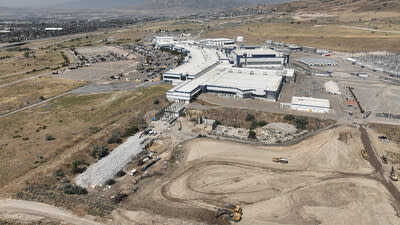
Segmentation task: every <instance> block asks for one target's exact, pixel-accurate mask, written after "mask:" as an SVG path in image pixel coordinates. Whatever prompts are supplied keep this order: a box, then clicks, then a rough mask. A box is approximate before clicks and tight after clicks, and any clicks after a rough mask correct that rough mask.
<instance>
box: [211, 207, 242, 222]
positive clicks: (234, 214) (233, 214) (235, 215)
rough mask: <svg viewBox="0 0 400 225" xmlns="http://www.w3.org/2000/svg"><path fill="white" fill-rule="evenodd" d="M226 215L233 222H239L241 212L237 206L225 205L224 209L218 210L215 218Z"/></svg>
mask: <svg viewBox="0 0 400 225" xmlns="http://www.w3.org/2000/svg"><path fill="white" fill-rule="evenodd" d="M225 214H226V215H228V216H229V217H230V218H231V219H232V220H233V221H235V222H239V221H240V220H241V219H242V215H243V210H242V208H241V207H240V206H239V205H232V204H226V205H224V208H218V209H217V213H216V214H215V218H218V217H220V216H222V215H225Z"/></svg>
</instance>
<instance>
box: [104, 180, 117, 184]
mask: <svg viewBox="0 0 400 225" xmlns="http://www.w3.org/2000/svg"><path fill="white" fill-rule="evenodd" d="M106 184H107V185H113V184H115V180H113V179H108V180H107V181H106Z"/></svg>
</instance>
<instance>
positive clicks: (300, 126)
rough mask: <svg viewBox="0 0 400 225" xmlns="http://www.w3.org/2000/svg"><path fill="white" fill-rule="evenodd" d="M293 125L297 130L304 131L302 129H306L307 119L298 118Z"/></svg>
mask: <svg viewBox="0 0 400 225" xmlns="http://www.w3.org/2000/svg"><path fill="white" fill-rule="evenodd" d="M295 123H296V128H297V129H302V130H304V129H306V127H307V124H308V121H307V118H305V117H300V118H297V119H296V120H295Z"/></svg>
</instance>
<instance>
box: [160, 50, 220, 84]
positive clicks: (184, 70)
mask: <svg viewBox="0 0 400 225" xmlns="http://www.w3.org/2000/svg"><path fill="white" fill-rule="evenodd" d="M180 47H182V48H185V49H186V50H187V52H188V57H187V58H188V60H187V62H185V63H184V64H182V65H180V66H178V67H176V68H174V69H171V70H168V71H166V72H164V73H163V80H164V81H166V82H169V83H172V84H173V85H177V84H180V83H182V82H184V81H186V80H191V79H194V78H196V77H197V76H199V75H201V74H203V73H205V72H207V71H208V70H210V69H212V68H214V67H215V66H216V65H217V64H218V63H219V57H218V54H217V52H216V51H215V49H209V48H203V47H200V46H195V45H181V46H180Z"/></svg>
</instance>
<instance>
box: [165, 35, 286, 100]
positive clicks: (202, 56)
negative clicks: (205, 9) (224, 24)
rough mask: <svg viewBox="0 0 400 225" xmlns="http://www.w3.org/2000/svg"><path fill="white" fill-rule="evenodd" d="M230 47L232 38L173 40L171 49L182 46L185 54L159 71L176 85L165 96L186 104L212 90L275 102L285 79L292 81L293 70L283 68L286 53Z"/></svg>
mask: <svg viewBox="0 0 400 225" xmlns="http://www.w3.org/2000/svg"><path fill="white" fill-rule="evenodd" d="M232 46H233V47H236V46H234V40H231V39H226V38H213V39H203V40H200V41H199V42H174V45H173V47H171V48H181V49H185V51H186V52H187V53H188V55H187V58H186V60H185V63H184V64H182V65H180V66H178V67H176V68H174V69H171V70H168V71H166V72H164V73H163V81H165V82H169V83H172V84H173V85H176V86H175V87H173V88H172V89H170V90H169V91H168V92H167V99H168V100H170V101H176V102H186V103H188V102H190V101H191V100H192V99H193V98H195V97H196V96H197V95H198V94H200V93H202V92H214V93H224V94H230V95H234V96H237V97H240V98H263V99H268V100H271V101H276V100H277V99H278V98H279V94H280V91H281V88H282V84H283V83H284V82H285V80H287V78H289V79H293V80H294V70H293V69H288V68H286V65H287V63H288V60H289V57H288V55H285V54H282V53H279V52H276V51H273V50H271V49H265V48H259V47H254V48H241V49H237V50H236V49H235V50H232V49H233V48H232V49H229V48H230V47H232ZM229 52H230V55H229V54H228V53H229ZM232 61H236V63H237V64H235V63H233V62H232ZM232 64H234V65H239V64H240V67H239V66H238V67H235V66H234V65H232Z"/></svg>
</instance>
